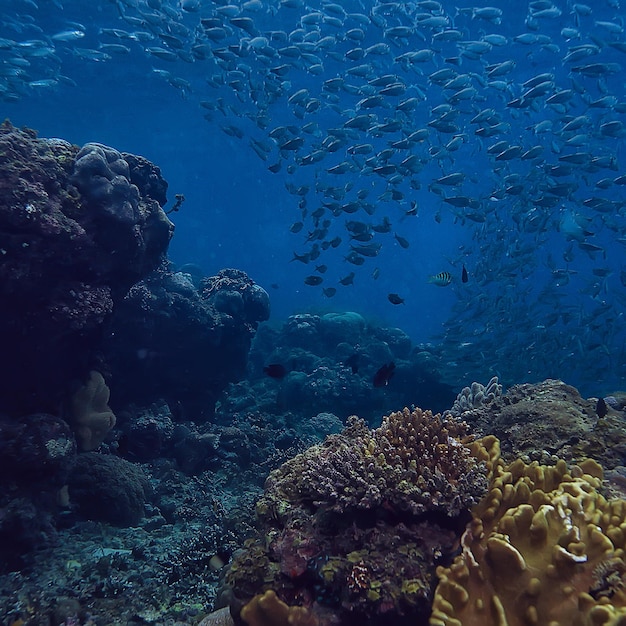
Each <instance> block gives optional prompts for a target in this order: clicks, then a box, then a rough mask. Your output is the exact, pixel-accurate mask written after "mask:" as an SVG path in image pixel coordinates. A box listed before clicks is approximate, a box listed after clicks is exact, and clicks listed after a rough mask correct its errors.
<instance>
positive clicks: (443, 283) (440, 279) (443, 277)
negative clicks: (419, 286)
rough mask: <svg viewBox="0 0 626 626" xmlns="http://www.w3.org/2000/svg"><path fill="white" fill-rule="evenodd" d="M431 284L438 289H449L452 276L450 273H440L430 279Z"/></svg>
mask: <svg viewBox="0 0 626 626" xmlns="http://www.w3.org/2000/svg"><path fill="white" fill-rule="evenodd" d="M428 282H429V283H432V284H433V285H437V287H447V286H448V285H449V284H450V283H451V282H452V274H450V272H439V274H435V275H434V276H431V277H430V278H429V279H428Z"/></svg>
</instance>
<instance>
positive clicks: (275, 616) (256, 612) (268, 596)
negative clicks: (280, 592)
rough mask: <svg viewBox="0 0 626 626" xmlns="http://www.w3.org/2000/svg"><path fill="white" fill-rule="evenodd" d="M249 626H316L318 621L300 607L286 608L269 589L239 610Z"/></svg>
mask: <svg viewBox="0 0 626 626" xmlns="http://www.w3.org/2000/svg"><path fill="white" fill-rule="evenodd" d="M241 618H242V619H243V620H244V621H245V622H246V624H249V626H317V624H318V621H317V619H316V618H315V617H313V616H312V615H311V613H310V612H309V611H308V610H307V609H305V608H302V607H300V606H288V605H287V604H285V603H284V602H283V601H282V600H281V599H280V598H279V597H278V596H277V595H276V593H275V592H274V591H272V590H271V589H269V590H268V591H266V592H265V593H263V594H260V595H257V596H254V598H252V600H250V602H248V604H246V606H244V607H243V609H242V610H241Z"/></svg>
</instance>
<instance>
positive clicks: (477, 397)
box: [450, 376, 502, 417]
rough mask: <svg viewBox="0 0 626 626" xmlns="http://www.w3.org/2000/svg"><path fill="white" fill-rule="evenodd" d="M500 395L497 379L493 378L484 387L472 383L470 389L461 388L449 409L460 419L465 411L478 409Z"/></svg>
mask: <svg viewBox="0 0 626 626" xmlns="http://www.w3.org/2000/svg"><path fill="white" fill-rule="evenodd" d="M501 395H502V385H501V384H500V383H499V382H498V377H497V376H493V377H492V378H491V380H490V381H489V382H488V383H487V384H486V385H481V384H480V383H477V382H473V383H472V384H471V386H470V387H463V389H462V390H461V391H460V392H459V394H458V395H457V397H456V400H455V401H454V404H453V405H452V408H451V409H450V413H451V414H452V415H454V416H455V417H461V416H462V415H463V413H465V411H469V410H471V409H478V408H480V407H481V406H482V405H483V404H490V403H491V402H493V401H494V400H495V399H496V398H499V397H500V396H501Z"/></svg>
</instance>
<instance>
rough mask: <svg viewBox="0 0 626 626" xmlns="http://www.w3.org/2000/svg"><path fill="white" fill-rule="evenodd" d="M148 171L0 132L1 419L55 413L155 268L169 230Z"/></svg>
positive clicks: (120, 158)
mask: <svg viewBox="0 0 626 626" xmlns="http://www.w3.org/2000/svg"><path fill="white" fill-rule="evenodd" d="M127 157H128V158H127ZM147 163H148V162H145V161H139V160H138V159H137V158H133V157H131V156H130V155H125V154H123V153H119V152H117V151H115V150H113V149H111V148H106V147H105V146H100V145H96V144H88V145H87V146H85V147H84V148H83V149H82V150H79V148H78V147H77V146H73V145H71V144H69V143H68V142H65V141H62V140H59V139H50V140H47V139H39V138H38V137H37V135H36V133H35V132H34V131H31V130H28V129H21V130H18V129H16V128H14V127H13V126H11V124H10V123H8V122H4V123H3V124H2V125H1V126H0V255H1V256H2V264H1V265H0V298H1V299H2V302H3V307H2V311H1V312H0V343H1V344H2V347H3V360H4V362H5V363H7V364H10V367H6V368H5V370H4V372H3V376H2V377H1V378H0V410H1V411H3V412H5V413H7V414H10V415H14V416H19V415H25V414H28V413H31V412H35V411H47V412H50V413H54V412H55V411H56V410H57V407H58V404H59V403H60V401H61V400H62V399H63V397H64V394H65V393H66V392H67V389H68V386H69V384H70V383H71V381H72V380H74V379H81V378H83V377H84V376H85V375H86V374H87V372H88V371H89V369H90V368H91V367H92V366H93V360H94V357H95V352H96V349H97V347H98V345H99V342H100V339H101V337H102V333H103V329H104V326H103V324H104V322H105V321H106V320H107V319H108V318H109V317H110V315H111V313H112V311H113V308H114V306H115V304H116V303H117V302H118V301H119V300H120V299H121V298H122V297H123V296H124V295H125V293H126V291H127V290H128V288H129V287H130V286H131V285H132V284H133V283H134V282H136V281H137V280H139V279H140V278H141V277H142V276H143V275H145V274H146V273H147V272H149V271H151V270H153V269H154V268H155V267H157V266H158V265H159V263H160V262H161V261H162V258H163V255H164V254H165V252H166V250H167V246H168V243H169V239H170V237H171V235H172V232H173V225H172V224H171V222H170V221H169V220H168V219H167V217H166V215H165V213H164V212H163V210H162V208H161V205H162V204H164V203H165V196H164V189H165V187H166V183H165V181H163V179H162V178H161V176H160V172H159V170H158V168H157V167H156V166H154V165H152V164H149V165H147ZM135 167H140V171H139V172H136V171H135V170H134V168H135ZM146 170H150V175H149V176H146ZM156 181H160V183H161V184H160V186H159V184H158V183H157V182H156ZM157 192H158V193H157ZM153 193H154V194H155V195H156V197H155V196H153V195H152V194H153Z"/></svg>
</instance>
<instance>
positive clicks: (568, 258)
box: [0, 0, 626, 392]
mask: <svg viewBox="0 0 626 626" xmlns="http://www.w3.org/2000/svg"><path fill="white" fill-rule="evenodd" d="M38 2H39V3H41V4H42V6H41V7H40V6H38V4H37V3H38ZM13 4H14V6H12V7H11V9H10V10H8V9H6V8H2V9H0V98H2V99H4V100H5V101H14V100H20V99H22V98H27V97H29V95H31V94H32V93H33V92H37V93H38V92H40V91H41V90H45V89H50V88H63V86H64V85H71V84H75V80H76V79H75V78H74V77H73V76H72V75H71V74H70V73H65V72H64V68H65V67H66V65H67V64H68V62H69V61H70V60H71V62H72V63H76V62H77V61H80V62H81V63H120V64H122V63H127V62H128V59H132V58H133V57H134V56H135V55H141V56H142V57H144V58H147V59H149V60H150V62H151V63H152V73H153V75H152V78H154V79H156V80H162V81H165V82H166V83H168V84H169V85H171V86H172V88H173V89H177V90H179V91H180V92H181V94H182V95H183V96H185V98H186V99H187V100H188V101H189V103H191V104H192V105H194V106H196V107H197V111H198V113H197V114H198V117H199V118H200V119H201V116H203V117H204V118H206V120H207V121H208V122H209V123H210V124H213V125H214V126H215V127H216V128H220V129H221V130H222V131H223V132H224V133H226V134H227V135H229V136H230V137H233V138H235V139H237V140H239V141H241V142H242V144H244V145H245V146H246V147H247V148H248V149H250V150H251V151H253V152H254V153H255V154H256V155H257V156H258V158H260V159H261V160H262V161H263V162H265V163H266V165H267V169H268V175H271V174H270V173H273V174H276V175H279V176H281V177H282V178H283V179H284V181H285V186H286V188H287V190H288V192H289V193H290V194H291V195H292V196H293V198H294V200H293V204H294V219H293V221H292V223H291V225H290V226H286V227H287V228H289V230H290V231H291V232H292V233H293V236H294V238H295V239H297V242H298V243H297V248H296V251H295V252H294V256H293V259H292V260H293V261H294V262H295V263H302V264H303V265H304V266H306V268H305V273H306V274H307V275H306V277H304V279H303V280H304V283H305V284H306V285H308V286H311V287H312V288H318V289H321V290H322V292H321V293H322V294H323V295H324V296H325V297H327V298H331V297H333V296H334V295H335V294H336V293H337V290H338V289H346V288H349V286H350V285H351V284H352V283H353V282H354V281H357V280H359V279H360V278H361V277H362V276H367V277H368V278H370V279H371V278H372V277H373V278H374V279H376V278H377V277H378V274H379V272H380V271H381V269H380V268H379V267H378V266H376V267H372V266H373V265H375V264H376V259H377V257H378V256H379V254H381V252H382V251H383V250H387V249H393V250H395V251H397V253H398V254H406V255H408V258H410V257H411V255H417V254H419V252H418V251H416V250H415V249H414V247H412V245H411V243H412V242H411V233H413V232H415V229H417V228H419V224H420V220H429V221H430V222H432V221H433V220H434V222H435V223H441V224H442V227H444V226H445V224H446V223H451V222H453V221H454V222H456V223H457V224H459V225H461V226H462V227H463V228H465V229H466V230H467V232H468V237H467V241H468V243H467V244H466V245H463V246H462V247H461V249H460V250H459V251H458V254H457V256H456V258H452V259H441V268H440V271H439V269H438V270H436V271H437V272H438V273H436V274H435V275H433V276H431V277H430V279H429V277H428V276H425V277H424V282H427V281H429V280H430V282H431V283H433V284H434V285H435V286H443V287H446V288H449V289H452V290H454V291H455V293H456V294H457V296H458V304H457V305H456V306H455V307H454V311H453V315H452V316H451V317H450V319H448V320H447V321H446V322H445V324H444V325H443V328H442V332H441V335H440V336H439V337H438V338H437V345H436V346H435V347H433V351H434V352H436V354H437V355H438V367H439V368H440V370H441V371H442V372H443V373H444V374H445V375H446V376H448V377H449V378H450V379H454V380H456V381H458V380H476V379H481V377H482V378H483V379H484V380H487V379H488V378H490V376H491V375H492V374H493V373H498V374H499V375H500V377H501V381H503V382H505V383H506V382H507V381H519V380H527V379H538V378H542V377H546V376H552V375H554V376H559V375H560V376H563V374H562V372H564V371H567V372H568V373H569V375H570V379H569V380H570V381H571V382H572V383H573V384H577V385H579V386H581V387H582V388H585V383H586V382H588V381H589V379H590V378H591V377H593V378H595V380H596V381H605V383H606V385H614V386H615V387H617V386H619V384H620V383H622V382H623V381H624V380H625V379H626V371H625V368H626V352H625V350H626V348H625V341H626V324H625V320H624V315H623V313H622V311H623V310H624V306H625V305H626V298H625V297H624V288H625V287H626V263H625V262H624V260H623V259H624V258H625V257H624V253H625V252H626V249H625V246H626V209H625V200H624V186H625V185H626V172H625V171H624V169H623V158H624V155H623V154H622V153H623V146H624V138H625V137H626V126H625V122H624V116H625V115H626V91H625V88H624V78H623V76H624V64H625V62H626V56H625V55H626V33H625V32H624V31H625V28H626V23H625V21H626V20H625V17H626V15H625V14H624V12H623V11H622V10H621V8H620V6H619V2H618V1H617V0H594V1H593V2H589V3H588V4H584V3H579V2H571V1H568V0H561V1H559V0H530V1H528V2H520V3H515V7H512V6H511V3H510V2H508V1H505V0H500V1H494V2H493V3H492V5H477V4H475V3H471V2H469V3H468V2H464V1H460V2H454V3H452V2H443V1H442V2H438V1H436V0H418V1H414V2H379V1H376V0H373V1H367V0H349V1H346V2H343V1H342V2H330V1H325V0H310V1H306V2H305V0H270V1H262V0H245V1H240V2H235V1H232V2H228V0H110V1H108V2H104V3H102V5H103V7H102V8H103V10H102V11H101V12H100V14H99V15H98V17H97V20H98V21H97V23H96V22H95V21H94V22H90V23H87V24H85V23H81V22H78V21H73V20H72V11H71V8H72V3H71V2H69V1H66V2H63V0H14V3H12V5H13ZM44 4H45V5H46V6H45V9H46V11H47V13H48V14H49V13H50V12H54V11H56V12H57V15H58V24H59V25H60V28H59V29H58V30H55V31H53V32H51V31H49V30H45V29H44V28H43V27H42V25H41V24H40V20H39V13H40V11H42V10H43V8H44V7H43V5H44ZM94 19H95V18H94ZM48 23H49V22H48ZM338 252H341V253H342V255H343V261H342V262H341V264H340V265H341V267H337V263H334V262H333V265H332V267H333V269H334V271H335V275H334V278H331V275H332V272H328V274H327V273H326V272H327V269H328V268H329V266H330V263H331V261H332V260H334V259H335V258H336V255H337V254H338ZM325 255H326V256H327V258H328V259H329V260H328V261H327V262H326V263H325V262H324V260H325ZM344 264H345V265H344ZM466 268H467V269H466ZM461 276H462V280H461ZM468 277H469V278H468ZM384 297H385V296H384V294H383V295H382V298H384ZM388 299H389V301H390V302H391V303H392V304H400V303H404V302H406V304H405V306H409V305H410V304H411V301H410V294H407V293H399V294H397V293H393V294H389V296H388ZM498 364H506V365H505V366H504V365H498ZM494 367H496V368H499V367H502V368H505V369H503V370H502V371H501V370H498V371H496V372H494ZM577 377H578V378H577ZM604 391H605V392H609V391H610V389H605V390H604Z"/></svg>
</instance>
